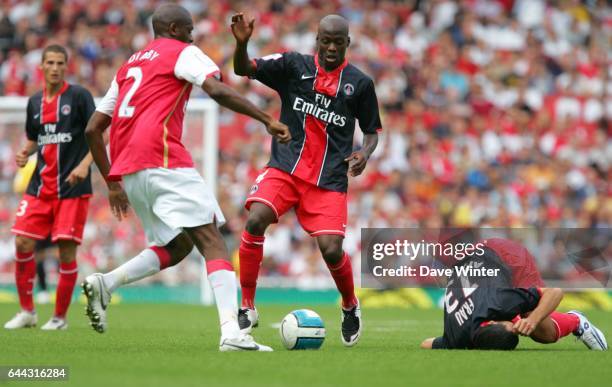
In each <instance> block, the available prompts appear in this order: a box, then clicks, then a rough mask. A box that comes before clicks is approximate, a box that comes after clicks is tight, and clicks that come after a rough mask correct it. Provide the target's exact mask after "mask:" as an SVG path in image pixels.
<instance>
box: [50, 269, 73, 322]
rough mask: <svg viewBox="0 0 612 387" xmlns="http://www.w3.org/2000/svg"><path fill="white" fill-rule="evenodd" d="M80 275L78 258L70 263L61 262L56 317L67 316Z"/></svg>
mask: <svg viewBox="0 0 612 387" xmlns="http://www.w3.org/2000/svg"><path fill="white" fill-rule="evenodd" d="M78 275H79V268H78V267H77V262H76V259H75V260H74V261H72V262H70V263H63V262H61V263H60V269H59V281H58V283H57V290H56V292H55V317H59V318H64V317H65V316H66V312H67V311H68V307H69V306H70V301H72V293H73V291H74V284H76V280H77V276H78Z"/></svg>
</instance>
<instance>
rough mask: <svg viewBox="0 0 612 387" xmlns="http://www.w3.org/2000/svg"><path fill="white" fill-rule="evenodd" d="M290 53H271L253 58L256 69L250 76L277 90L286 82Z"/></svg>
mask: <svg viewBox="0 0 612 387" xmlns="http://www.w3.org/2000/svg"><path fill="white" fill-rule="evenodd" d="M290 55H291V54H290V53H283V54H271V55H267V56H264V57H262V58H258V59H255V60H254V61H253V62H254V63H255V66H256V68H257V69H256V71H255V75H254V76H253V77H252V78H254V79H257V80H258V81H259V82H261V83H263V84H264V85H266V86H268V87H271V88H272V89H274V90H279V89H280V87H281V86H282V85H283V84H286V79H287V75H288V62H289V60H290V59H291V57H290Z"/></svg>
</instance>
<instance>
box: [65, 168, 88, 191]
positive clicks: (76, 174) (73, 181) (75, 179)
mask: <svg viewBox="0 0 612 387" xmlns="http://www.w3.org/2000/svg"><path fill="white" fill-rule="evenodd" d="M88 174H89V168H88V167H84V166H81V165H78V166H77V167H76V168H74V169H73V170H72V171H70V175H68V177H67V178H66V181H67V182H68V184H70V185H71V186H75V185H77V184H79V183H80V182H82V181H83V180H85V178H87V175H88Z"/></svg>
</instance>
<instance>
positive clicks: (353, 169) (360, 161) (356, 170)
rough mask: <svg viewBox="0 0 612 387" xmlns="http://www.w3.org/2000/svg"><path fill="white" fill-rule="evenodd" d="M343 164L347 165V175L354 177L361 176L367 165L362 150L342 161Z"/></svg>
mask: <svg viewBox="0 0 612 387" xmlns="http://www.w3.org/2000/svg"><path fill="white" fill-rule="evenodd" d="M344 161H345V162H347V163H349V175H351V176H353V177H355V176H359V175H361V173H362V172H363V170H364V169H365V167H366V164H367V163H368V157H367V156H366V155H365V153H364V152H363V151H362V150H358V151H355V152H353V153H351V155H350V156H349V157H347V158H345V159H344Z"/></svg>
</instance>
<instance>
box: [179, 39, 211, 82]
mask: <svg viewBox="0 0 612 387" xmlns="http://www.w3.org/2000/svg"><path fill="white" fill-rule="evenodd" d="M220 74H221V71H220V70H219V67H218V66H217V65H216V64H215V62H213V60H212V59H210V58H209V57H208V56H207V55H206V54H204V52H202V50H200V49H199V48H198V47H196V46H187V47H185V48H184V49H183V51H181V53H180V55H179V57H178V59H177V61H176V64H175V65H174V75H175V76H176V77H177V78H178V79H183V80H185V81H187V82H189V83H192V84H194V85H196V86H198V87H199V86H202V84H203V83H204V81H205V80H206V78H208V77H213V76H215V77H217V78H218V77H219V76H220Z"/></svg>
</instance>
